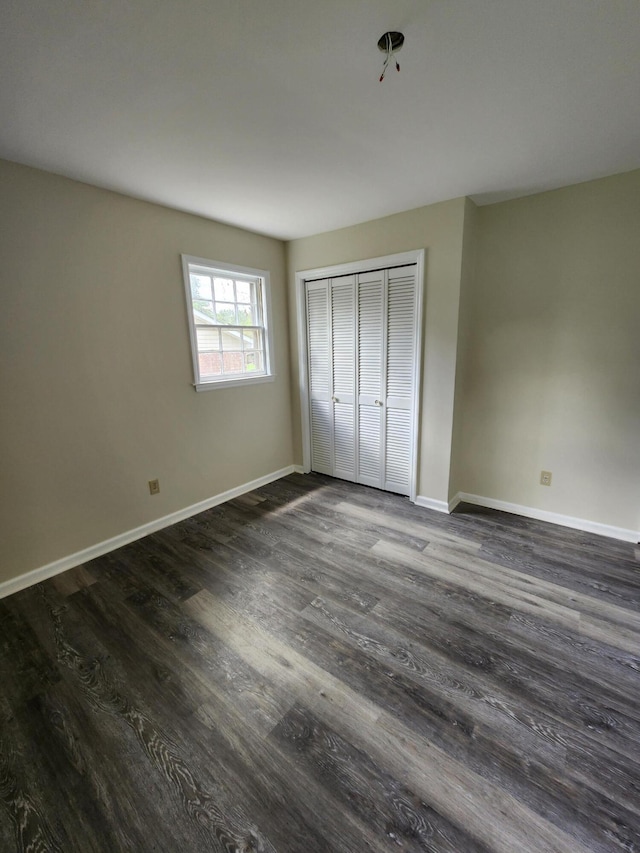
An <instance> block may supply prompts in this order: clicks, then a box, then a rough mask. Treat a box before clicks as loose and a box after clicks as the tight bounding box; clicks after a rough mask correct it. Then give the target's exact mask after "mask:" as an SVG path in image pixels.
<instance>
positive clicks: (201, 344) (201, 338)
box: [196, 328, 220, 352]
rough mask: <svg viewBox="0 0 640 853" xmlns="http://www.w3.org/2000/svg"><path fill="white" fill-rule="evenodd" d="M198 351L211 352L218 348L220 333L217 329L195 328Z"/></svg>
mask: <svg viewBox="0 0 640 853" xmlns="http://www.w3.org/2000/svg"><path fill="white" fill-rule="evenodd" d="M196 337H197V340H198V352H211V351H212V350H219V349H220V333H219V332H218V329H217V328H215V329H207V328H204V329H203V328H199V329H196Z"/></svg>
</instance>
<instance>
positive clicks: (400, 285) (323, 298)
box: [306, 264, 416, 495]
mask: <svg viewBox="0 0 640 853" xmlns="http://www.w3.org/2000/svg"><path fill="white" fill-rule="evenodd" d="M306 297H307V300H306V305H307V342H308V365H309V398H310V410H311V411H310V421H311V467H312V469H313V470H314V471H318V472H320V473H324V474H330V475H332V476H334V477H341V478H342V479H345V480H351V481H353V482H356V483H363V484H365V485H369V486H376V487H378V488H381V489H386V490H387V491H392V492H399V493H400V494H405V495H408V494H409V493H410V490H411V469H412V447H413V399H414V394H413V391H414V384H413V383H414V381H415V345H416V342H415V313H416V267H415V264H414V265H410V266H404V267H397V268H393V269H389V270H376V271H374V272H366V273H359V274H357V275H349V276H339V277H337V278H332V279H322V280H320V281H308V282H306Z"/></svg>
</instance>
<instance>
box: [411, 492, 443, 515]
mask: <svg viewBox="0 0 640 853" xmlns="http://www.w3.org/2000/svg"><path fill="white" fill-rule="evenodd" d="M414 504H415V505H416V506H423V507H425V509H435V510H436V512H447V513H448V512H450V511H451V510H450V509H449V504H448V503H447V502H446V501H437V500H435V498H427V497H425V496H424V495H417V496H416V499H415V501H414Z"/></svg>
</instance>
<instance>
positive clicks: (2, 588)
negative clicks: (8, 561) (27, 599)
mask: <svg viewBox="0 0 640 853" xmlns="http://www.w3.org/2000/svg"><path fill="white" fill-rule="evenodd" d="M298 467H299V466H296V465H288V466H287V467H286V468H281V469H280V470H279V471H272V472H271V473H270V474H265V475H264V477H258V479H257V480H252V481H251V482H250V483H243V484H242V485H241V486H236V487H235V488H233V489H227V491H226V492H221V493H220V494H219V495H215V496H214V497H212V498H206V500H203V501H200V502H199V503H197V504H191V506H187V507H184V509H179V510H177V511H176V512H172V513H170V514H169V515H165V516H163V517H162V518H157V519H156V520H155V521H149V522H148V523H147V524H143V525H141V526H140V527H134V528H133V529H132V530H127V531H126V532H125V533H120V534H118V536H114V537H113V538H112V539H106V540H105V541H104V542H98V543H97V544H96V545H91V546H90V547H89V548H85V549H84V550H83V551H76V553H75V554H69V556H68V557H62V558H61V559H60V560H56V561H55V562H53V563H48V564H47V565H46V566H41V567H40V568H38V569H32V570H31V571H30V572H25V573H24V574H22V575H18V577H17V578H11V579H10V580H8V581H4V582H3V583H0V598H5V597H6V596H7V595H11V594H12V593H14V592H19V590H21V589H26V588H27V587H29V586H33V585H34V584H36V583H40V581H44V580H46V579H47V578H51V577H54V575H59V574H60V573H61V572H66V571H67V570H68V569H73V568H74V567H75V566H80V565H82V564H83V563H88V562H89V560H95V558H96V557H102V556H103V554H108V553H109V552H110V551H115V549H116V548H122V546H123V545H128V544H129V543H130V542H135V541H136V539H142V538H143V537H144V536H149V534H150V533H155V532H156V531H157V530H162V529H163V528H164V527H169V526H170V525H171V524H177V522H179V521H184V519H185V518H191V516H192V515H197V514H198V513H199V512H204V511H205V510H206V509H211V507H214V506H217V505H218V504H221V503H224V502H225V501H229V500H231V499H232V498H237V497H238V496H239V495H244V494H246V493H247V492H252V491H253V490H254V489H258V488H260V486H266V485H267V483H272V482H273V481H274V480H279V479H280V478H281V477H286V476H287V474H293V473H294V471H296V470H297V469H298Z"/></svg>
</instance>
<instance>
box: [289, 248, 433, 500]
mask: <svg viewBox="0 0 640 853" xmlns="http://www.w3.org/2000/svg"><path fill="white" fill-rule="evenodd" d="M424 254H425V250H424V249H415V250H413V251H411V252H400V253H398V254H395V255H385V256H383V257H379V258H368V259H365V260H362V261H351V262H349V263H345V264H336V265H335V266H331V267H318V268H316V269H311V270H297V271H296V274H295V275H296V281H295V300H296V317H297V327H298V388H299V391H300V412H301V415H300V417H301V426H302V467H303V468H304V469H305V471H310V470H311V423H310V417H309V387H308V385H309V382H308V379H309V372H308V359H307V351H308V346H307V323H306V311H305V307H306V306H305V286H304V285H305V282H306V281H312V280H320V279H323V278H335V277H337V276H342V275H354V274H357V273H360V272H369V271H371V270H377V269H389V268H391V267H398V266H405V265H409V264H415V265H416V338H415V360H414V383H413V399H412V406H413V423H412V428H413V437H412V447H411V480H410V491H409V499H410V500H411V501H413V502H414V503H417V502H418V499H417V497H416V492H417V488H418V486H417V484H418V443H419V429H418V428H419V423H420V392H421V390H422V335H423V327H424V323H423V316H422V312H423V310H424V309H423V305H424V297H423V293H424V269H425V267H424Z"/></svg>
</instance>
